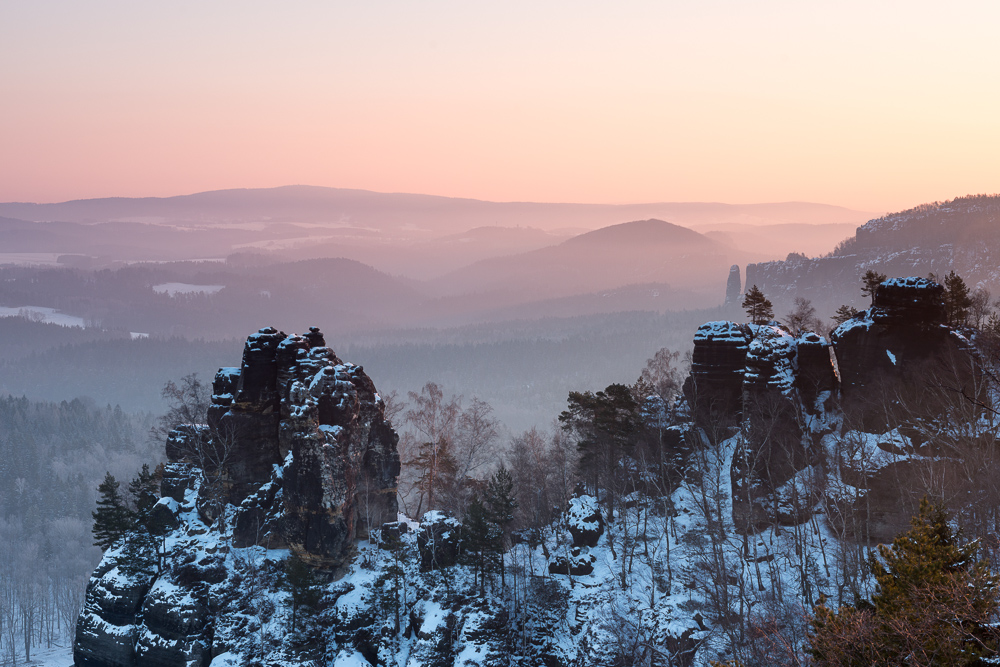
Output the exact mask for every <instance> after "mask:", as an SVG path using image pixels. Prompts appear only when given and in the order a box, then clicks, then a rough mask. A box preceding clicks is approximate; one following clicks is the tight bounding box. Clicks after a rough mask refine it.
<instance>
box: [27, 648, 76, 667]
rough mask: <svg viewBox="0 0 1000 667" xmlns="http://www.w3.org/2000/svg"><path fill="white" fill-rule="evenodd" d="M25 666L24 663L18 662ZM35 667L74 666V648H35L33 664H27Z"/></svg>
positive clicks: (32, 657) (32, 653)
mask: <svg viewBox="0 0 1000 667" xmlns="http://www.w3.org/2000/svg"><path fill="white" fill-rule="evenodd" d="M18 664H19V665H24V664H25V663H23V662H18ZM27 664H28V665H32V666H33V667H70V665H72V664H73V647H72V645H70V644H67V645H66V646H53V647H52V648H34V649H32V651H31V662H29V663H27Z"/></svg>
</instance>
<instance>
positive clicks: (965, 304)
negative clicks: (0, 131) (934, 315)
mask: <svg viewBox="0 0 1000 667" xmlns="http://www.w3.org/2000/svg"><path fill="white" fill-rule="evenodd" d="M944 306H945V312H946V313H947V316H948V324H950V325H951V326H953V327H958V326H963V325H965V324H967V323H968V321H969V308H970V307H971V306H972V295H971V294H970V293H969V286H968V285H966V284H965V281H964V280H962V276H960V275H958V274H957V273H955V272H954V271H952V272H950V273H949V274H948V275H946V276H945V277H944Z"/></svg>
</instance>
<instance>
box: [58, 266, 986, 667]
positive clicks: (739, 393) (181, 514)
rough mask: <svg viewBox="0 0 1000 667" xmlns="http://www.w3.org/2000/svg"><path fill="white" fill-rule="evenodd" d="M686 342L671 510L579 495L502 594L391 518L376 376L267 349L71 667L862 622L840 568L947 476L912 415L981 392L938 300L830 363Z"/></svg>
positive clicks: (614, 645) (861, 320)
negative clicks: (304, 626) (840, 556)
mask: <svg viewBox="0 0 1000 667" xmlns="http://www.w3.org/2000/svg"><path fill="white" fill-rule="evenodd" d="M694 343H695V348H694V354H693V363H692V367H691V374H690V377H689V378H688V379H687V381H686V383H685V386H684V397H683V399H682V400H681V401H680V402H679V405H678V406H677V407H676V410H675V411H674V412H675V414H674V417H673V420H672V423H671V424H670V425H668V426H667V427H666V428H664V429H663V430H662V433H661V440H660V447H661V449H662V450H663V451H664V453H668V454H670V456H665V457H662V458H663V460H670V461H673V462H674V463H672V465H674V466H676V470H675V471H674V473H672V475H673V476H671V477H670V479H671V480H672V481H671V482H670V484H669V487H668V488H667V489H666V490H665V491H664V492H661V493H659V494H656V493H644V492H639V491H637V492H635V493H633V494H631V495H629V496H626V497H623V498H622V501H623V502H622V503H621V504H620V505H619V507H618V509H617V510H615V512H614V514H613V515H609V514H608V512H607V507H606V505H605V504H604V503H601V502H599V501H598V499H597V498H594V497H591V496H587V495H583V494H582V493H580V494H578V495H577V496H576V497H574V498H573V499H572V500H571V501H570V503H569V506H568V507H567V508H566V509H565V511H564V512H563V514H562V516H561V518H560V519H558V520H557V521H556V522H555V523H553V524H552V525H551V526H549V527H547V528H546V529H545V530H543V531H542V532H541V533H540V534H538V535H535V536H533V537H531V538H528V539H521V540H518V541H516V542H515V543H514V544H513V547H512V549H511V551H510V552H509V553H508V554H507V555H506V567H507V582H508V583H507V584H506V586H505V587H504V586H501V584H500V582H498V581H496V578H494V580H493V581H491V582H490V583H488V584H484V582H483V580H482V578H481V577H477V575H476V573H475V571H474V570H473V569H472V568H471V567H470V566H469V565H468V562H467V561H466V560H465V559H464V558H463V549H464V548H465V544H464V542H463V540H464V537H463V529H462V526H461V522H460V521H458V520H457V519H456V518H455V517H451V516H448V515H446V514H444V513H441V512H437V511H434V512H429V513H428V514H427V515H425V516H424V517H422V518H421V519H420V521H419V522H417V521H413V520H411V519H407V518H405V517H402V516H399V515H397V513H396V507H395V493H394V486H395V477H396V475H397V474H398V472H399V467H398V466H399V463H398V454H397V453H396V449H395V444H396V441H395V434H394V432H393V431H392V428H391V426H390V425H389V424H388V423H386V422H385V420H384V417H383V415H384V412H383V410H384V408H383V406H382V405H381V401H380V399H379V398H378V395H377V393H376V392H375V390H374V386H373V385H372V383H371V380H370V379H368V378H367V376H366V375H364V373H363V370H362V369H361V368H359V367H354V366H351V365H350V364H344V363H342V362H340V360H339V359H337V358H336V357H335V355H333V353H332V351H330V350H329V348H327V347H326V345H325V342H324V341H323V340H322V336H321V334H320V333H319V332H318V331H316V330H311V331H310V332H309V333H308V334H305V335H303V336H287V335H285V334H282V333H280V332H277V331H275V330H273V329H263V330H261V331H260V332H259V333H257V334H254V335H253V336H251V337H250V338H249V339H248V341H247V345H246V348H245V350H244V360H243V364H242V366H241V368H240V369H222V370H220V372H219V374H218V375H217V377H216V381H215V385H214V396H213V406H212V408H211V411H210V413H209V418H208V422H209V423H208V424H207V425H202V426H192V425H188V426H184V427H181V428H179V429H178V430H177V431H175V432H174V433H173V434H171V436H170V438H169V440H168V442H167V452H168V457H169V459H170V463H169V464H167V465H166V466H165V469H164V474H163V479H162V492H163V497H162V498H161V499H160V501H159V502H158V504H157V506H156V511H157V512H159V513H160V515H162V518H163V519H164V521H163V523H164V524H165V525H168V526H169V528H168V529H167V530H166V531H165V532H164V534H162V535H161V537H160V539H161V547H160V548H159V549H158V552H157V555H158V556H159V557H161V562H162V565H160V566H159V567H154V568H151V569H150V570H147V571H142V572H135V571H130V570H129V568H128V567H126V561H127V557H128V554H127V547H126V545H117V546H116V547H115V548H113V549H111V550H109V551H108V553H107V554H105V558H104V560H103V561H102V563H101V565H100V566H99V567H98V569H97V570H96V571H95V572H94V575H93V577H92V579H91V582H90V584H89V586H88V590H87V596H86V606H85V609H84V612H83V614H81V616H80V620H79V623H78V628H77V641H76V645H75V651H74V655H75V660H76V664H77V666H78V667H101V666H108V667H146V666H155V667H180V666H181V665H184V666H185V667H208V666H209V665H211V666H212V667H228V666H230V665H232V666H235V665H245V664H269V665H270V664H273V665H282V666H284V665H292V664H301V662H302V661H304V660H322V661H325V662H328V663H330V664H337V665H340V664H349V665H362V664H371V665H383V664H401V665H403V664H405V665H409V666H410V667H422V666H424V665H442V666H444V665H463V666H466V665H483V666H499V665H546V666H547V667H562V666H566V667H568V666H569V665H580V664H615V663H616V662H621V661H624V660H637V659H639V657H637V656H642V655H645V656H646V657H645V658H642V659H643V660H647V661H648V663H649V664H651V665H664V666H665V665H682V666H688V665H705V664H708V661H709V660H710V659H715V660H718V659H726V658H727V656H730V657H731V653H727V651H729V650H730V648H727V647H730V646H731V640H732V637H733V631H734V630H733V628H734V627H735V626H734V619H736V618H740V615H741V614H742V615H743V617H744V618H745V619H750V621H751V622H752V620H753V618H756V616H755V614H758V613H776V612H775V611H774V610H776V609H780V608H782V607H781V605H788V607H787V608H789V609H798V610H801V608H802V606H803V605H809V604H812V603H813V602H814V600H815V599H816V596H817V595H818V594H820V593H824V594H828V595H836V596H840V598H841V599H847V598H844V597H843V596H845V595H850V594H851V590H852V589H851V588H850V586H851V583H850V581H849V580H848V578H846V575H843V574H842V572H841V571H840V569H839V567H838V566H836V561H835V560H834V559H835V557H836V556H835V554H837V553H847V552H848V551H849V550H848V548H847V547H848V546H849V545H852V544H854V545H860V546H862V547H864V546H866V545H871V544H874V543H876V542H879V541H886V540H887V539H889V538H891V537H892V536H893V535H894V534H895V533H896V532H897V531H898V529H899V528H900V527H901V526H905V525H906V522H907V520H908V518H909V516H910V515H911V513H912V508H913V506H914V505H915V503H916V502H917V500H918V498H917V497H916V496H915V494H918V493H919V490H918V489H919V483H918V482H919V481H920V479H921V475H922V473H924V472H926V471H927V470H928V466H931V465H933V466H938V468H935V470H938V469H940V467H941V466H947V465H950V464H949V457H948V456H947V455H943V454H942V452H941V451H938V450H936V449H935V444H934V443H933V442H931V441H928V440H927V439H926V438H924V437H922V433H923V431H922V430H921V429H922V428H923V426H922V425H921V423H920V420H919V419H918V418H916V417H915V414H916V413H915V412H912V411H908V409H907V408H909V407H911V406H908V405H907V404H908V403H910V402H911V401H918V400H919V401H922V402H921V403H920V405H919V408H920V410H921V413H920V414H922V415H926V414H932V413H933V412H934V411H935V409H938V408H942V409H943V406H935V405H933V404H932V403H931V404H929V403H928V400H927V399H926V396H925V394H926V393H927V392H924V391H920V389H921V388H923V387H925V386H926V379H927V378H928V377H929V374H931V373H934V372H938V371H939V370H940V368H939V367H940V366H941V364H942V362H947V361H948V360H949V359H960V360H961V361H962V362H963V364H964V365H963V364H959V365H957V366H955V365H953V367H952V368H951V369H950V371H951V372H955V373H958V374H962V373H966V372H974V363H973V365H972V366H970V365H969V364H967V363H964V362H967V361H969V360H973V362H974V360H975V354H974V352H973V351H972V347H971V345H970V343H969V341H968V339H966V338H965V337H964V336H963V335H962V334H961V333H960V332H958V331H955V330H953V329H951V328H949V327H947V326H945V325H944V324H943V318H942V313H941V310H940V286H939V285H936V284H935V283H933V282H931V281H928V280H926V279H918V278H910V279H894V280H891V281H887V282H886V283H883V284H882V285H881V286H880V287H879V288H878V289H877V290H876V294H875V297H874V303H873V306H872V308H871V309H869V310H867V311H865V312H862V313H860V314H859V315H858V316H857V317H855V318H854V319H852V320H850V321H848V322H845V323H844V324H843V325H842V326H841V327H839V328H838V329H837V330H836V331H835V332H834V333H833V335H832V337H831V338H830V340H827V339H826V338H824V337H822V336H820V335H818V334H815V333H804V334H802V335H799V336H792V335H791V334H790V333H789V332H788V331H786V330H784V329H783V328H782V327H781V326H779V325H776V324H768V325H748V324H742V323H736V322H710V323H706V324H705V325H703V326H702V327H700V328H699V329H698V331H697V333H696V335H695V340H694ZM956 369H958V370H956ZM962 369H972V370H962ZM945 370H948V369H945ZM908 390H909V392H908ZM884 395H892V396H893V397H894V400H895V401H896V402H895V403H891V404H890V403H883V402H880V401H879V400H876V399H877V397H879V396H884ZM667 450H670V451H667ZM634 463H636V462H633V464H634ZM628 469H630V470H634V472H635V474H636V475H637V477H638V478H640V479H645V478H646V477H647V476H648V475H649V472H650V470H644V469H642V468H641V467H640V466H637V465H632V466H631V467H628ZM638 486H639V485H637V487H636V488H638ZM640 527H641V537H640V532H639V531H640ZM359 538H360V539H359ZM365 538H367V539H365ZM291 556H297V557H298V558H299V559H300V560H302V561H303V562H305V563H306V564H307V565H308V566H309V567H310V569H311V570H312V571H314V572H316V573H318V574H319V575H320V579H321V581H320V583H319V586H320V591H321V596H320V598H319V599H320V602H319V604H318V606H317V612H316V613H317V617H316V620H315V621H314V625H313V626H311V627H312V628H313V629H312V630H310V631H309V632H311V633H312V634H309V633H307V632H305V631H303V630H301V629H300V630H295V631H291V630H289V628H290V621H291V618H292V616H291V613H290V609H291V607H290V604H291V602H290V594H289V592H288V591H287V590H286V589H285V588H283V587H282V585H281V584H280V581H281V572H282V568H283V567H284V565H283V563H287V562H288V561H287V559H288V558H289V557H291ZM820 564H824V565H825V569H824V567H823V566H821V565H820ZM719 568H721V569H719ZM810 568H812V569H810ZM805 572H810V573H811V574H809V576H808V578H806V576H805V575H804V574H803V573H805ZM755 610H763V611H762V612H758V611H755ZM761 618H766V617H763V616H762V617H761ZM795 618H798V619H799V620H794V619H793V617H789V619H790V620H787V621H786V622H787V623H790V624H794V623H798V622H801V613H799V615H798V616H797V617H795ZM760 627H763V626H760ZM643 647H647V648H643ZM648 647H654V648H648ZM647 649H648V651H647ZM630 651H631V653H630ZM642 651H647V653H642Z"/></svg>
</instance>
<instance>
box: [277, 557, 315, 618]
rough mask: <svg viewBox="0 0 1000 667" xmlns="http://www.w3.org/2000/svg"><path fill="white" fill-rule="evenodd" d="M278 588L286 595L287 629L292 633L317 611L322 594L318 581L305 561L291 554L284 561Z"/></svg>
mask: <svg viewBox="0 0 1000 667" xmlns="http://www.w3.org/2000/svg"><path fill="white" fill-rule="evenodd" d="M279 586H280V587H281V589H282V590H284V591H286V592H287V593H288V600H287V601H286V604H287V605H288V607H289V609H290V610H291V612H292V615H291V617H290V618H289V628H288V629H289V631H290V632H292V633H294V632H296V631H297V630H298V629H301V627H300V626H302V625H304V623H302V621H303V620H305V621H308V620H311V617H312V616H314V615H315V613H316V612H317V611H318V608H319V600H320V597H321V596H322V593H323V591H322V589H321V587H320V581H319V578H318V577H317V576H316V573H315V572H313V570H312V568H311V567H309V566H308V565H307V564H306V563H305V561H303V560H302V559H301V558H299V557H298V556H296V555H295V554H292V555H291V556H289V557H288V558H287V559H285V567H284V571H283V572H282V576H281V579H280V581H279ZM303 617H305V618H303Z"/></svg>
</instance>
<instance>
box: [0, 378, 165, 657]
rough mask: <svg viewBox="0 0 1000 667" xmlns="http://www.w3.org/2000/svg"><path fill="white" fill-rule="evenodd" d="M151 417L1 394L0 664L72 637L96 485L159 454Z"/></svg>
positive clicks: (88, 563)
mask: <svg viewBox="0 0 1000 667" xmlns="http://www.w3.org/2000/svg"><path fill="white" fill-rule="evenodd" d="M153 423H154V420H153V418H152V417H151V416H150V415H148V414H130V413H126V412H124V411H122V410H121V409H120V408H117V407H114V408H112V407H99V406H96V405H94V404H93V403H90V402H86V401H82V400H73V401H69V402H65V401H64V402H61V403H44V402H35V401H29V400H27V399H24V398H13V397H6V398H0V660H2V663H3V664H6V665H16V664H18V662H19V661H23V660H26V659H29V658H30V656H31V653H32V651H33V650H35V649H36V648H38V647H40V646H45V647H47V646H52V645H54V644H56V645H61V646H66V645H67V642H69V641H71V639H72V632H73V628H74V624H75V622H76V617H77V615H78V614H79V611H80V607H81V605H82V601H83V593H84V590H85V588H86V584H87V579H88V577H89V576H90V573H91V571H92V570H93V569H94V567H95V566H96V564H97V562H98V561H99V560H100V556H101V552H100V549H98V548H97V547H95V546H94V545H93V537H92V535H91V527H92V523H93V521H92V517H91V512H92V511H93V509H94V500H95V497H96V485H97V482H99V481H100V480H101V479H102V478H103V477H104V475H105V474H106V473H107V472H108V471H112V472H114V473H115V474H118V475H121V476H123V477H126V478H127V477H131V476H132V475H134V474H135V472H136V471H137V470H139V469H140V468H141V466H142V464H143V463H144V462H146V461H151V460H153V461H155V460H157V459H158V458H159V457H160V456H161V451H162V444H161V443H159V442H156V443H154V442H152V441H151V440H150V438H149V432H150V428H151V427H152V426H153Z"/></svg>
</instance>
